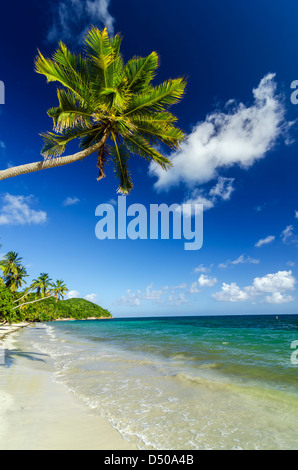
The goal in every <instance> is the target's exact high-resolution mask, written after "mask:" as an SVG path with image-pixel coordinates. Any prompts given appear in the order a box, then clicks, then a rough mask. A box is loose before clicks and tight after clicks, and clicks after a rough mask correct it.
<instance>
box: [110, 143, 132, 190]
mask: <svg viewBox="0 0 298 470" xmlns="http://www.w3.org/2000/svg"><path fill="white" fill-rule="evenodd" d="M112 135H113V140H114V144H115V147H114V148H112V150H111V155H112V156H113V164H114V172H115V174H116V177H117V178H118V180H119V187H118V190H117V192H118V193H120V194H129V193H130V191H131V190H132V188H133V184H132V180H131V175H130V172H129V170H128V166H127V162H128V160H129V153H128V152H127V150H126V149H125V147H124V145H118V144H117V141H116V138H115V135H114V134H112Z"/></svg>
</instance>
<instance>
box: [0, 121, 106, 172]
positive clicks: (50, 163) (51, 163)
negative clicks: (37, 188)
mask: <svg viewBox="0 0 298 470" xmlns="http://www.w3.org/2000/svg"><path fill="white" fill-rule="evenodd" d="M108 135H109V131H108V130H107V132H105V134H104V135H103V137H102V139H101V141H100V142H98V143H97V144H94V145H92V146H91V147H89V148H88V149H86V150H81V151H80V152H77V153H74V154H73V155H67V156H66V157H57V158H50V159H48V160H42V161H40V162H34V163H27V164H25V165H19V166H14V167H11V168H7V169H6V170H0V180H5V179H7V178H12V177H14V176H18V175H24V174H26V173H34V172H35V171H40V170H47V169H49V168H56V167H57V166H63V165H67V164H68V163H74V162H76V161H78V160H83V158H86V157H88V156H89V155H91V154H92V153H94V152H96V151H98V150H99V149H100V148H101V146H102V145H104V143H105V142H106V140H107V138H108Z"/></svg>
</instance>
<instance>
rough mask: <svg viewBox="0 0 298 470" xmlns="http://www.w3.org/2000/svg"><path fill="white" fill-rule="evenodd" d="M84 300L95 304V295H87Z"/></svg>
mask: <svg viewBox="0 0 298 470" xmlns="http://www.w3.org/2000/svg"><path fill="white" fill-rule="evenodd" d="M84 298H85V299H86V300H89V302H93V303H94V304H95V303H96V300H97V294H87V295H86V296H85V297H84Z"/></svg>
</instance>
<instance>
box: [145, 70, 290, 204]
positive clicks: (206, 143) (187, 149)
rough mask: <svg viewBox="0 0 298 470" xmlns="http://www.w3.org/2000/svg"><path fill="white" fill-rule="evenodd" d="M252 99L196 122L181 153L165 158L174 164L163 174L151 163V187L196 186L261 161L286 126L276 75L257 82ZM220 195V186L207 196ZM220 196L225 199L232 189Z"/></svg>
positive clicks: (232, 102) (231, 102) (215, 112)
mask: <svg viewBox="0 0 298 470" xmlns="http://www.w3.org/2000/svg"><path fill="white" fill-rule="evenodd" d="M253 98H254V100H253V103H252V104H251V105H250V106H246V105H245V104H243V103H236V102H235V100H230V101H229V102H228V103H227V104H226V106H225V109H224V110H223V111H214V112H213V113H211V114H209V115H208V116H207V117H206V119H205V121H204V122H199V123H198V124H197V125H196V126H195V127H194V128H193V130H192V132H191V133H190V135H189V136H188V139H187V141H186V142H184V143H183V144H182V145H181V147H180V149H179V150H178V151H176V152H174V153H172V154H171V155H170V156H169V158H170V159H171V161H172V163H173V166H172V167H171V168H170V169H169V170H168V171H166V172H165V171H163V170H162V169H161V168H160V167H158V166H157V165H156V164H154V163H152V164H151V165H150V170H149V173H150V175H152V176H154V177H156V178H157V181H156V182H155V188H156V189H157V190H164V189H168V188H170V187H172V186H175V185H178V184H180V183H182V184H185V185H186V186H187V187H192V188H195V187H196V186H198V185H199V184H203V183H207V182H209V181H211V180H213V179H214V178H216V177H218V175H219V171H220V170H221V169H227V168H231V167H233V166H235V165H238V166H240V167H241V168H244V169H247V168H249V167H251V166H252V165H253V164H254V163H255V162H256V161H257V160H260V159H261V158H263V157H264V156H265V154H266V153H267V152H268V151H269V150H271V149H272V148H273V147H274V145H275V144H276V143H277V139H278V138H279V137H280V136H281V135H283V133H284V132H285V128H286V124H285V107H284V105H283V102H282V99H281V97H280V96H279V95H278V94H277V92H276V83H275V74H272V73H270V74H268V75H266V76H265V77H264V78H263V79H262V80H261V82H260V83H259V85H258V87H257V88H255V89H253ZM288 126H289V125H288ZM222 194H223V193H222V192H221V190H220V185H219V186H217V189H214V190H213V192H212V194H211V195H210V194H209V195H210V196H216V197H219V196H220V195H222ZM225 194H226V197H227V198H229V197H230V194H231V191H230V192H226V193H225ZM198 196H200V194H198ZM201 196H202V195H201ZM210 204H211V203H210Z"/></svg>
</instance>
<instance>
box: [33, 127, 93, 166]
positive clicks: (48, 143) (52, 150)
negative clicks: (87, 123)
mask: <svg viewBox="0 0 298 470" xmlns="http://www.w3.org/2000/svg"><path fill="white" fill-rule="evenodd" d="M95 131H96V128H95V129H94V128H93V129H87V130H86V128H85V127H84V126H81V125H79V124H77V125H76V126H74V127H71V128H68V129H64V131H63V132H62V133H61V134H55V133H54V132H47V133H42V134H40V135H41V137H42V138H43V140H44V146H43V148H42V150H41V154H42V155H43V156H44V157H45V159H48V158H53V157H59V156H61V155H62V154H63V152H64V151H65V147H66V145H67V144H68V143H69V142H70V141H72V140H74V139H77V138H83V137H86V136H87V135H88V134H93V135H94V133H95Z"/></svg>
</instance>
